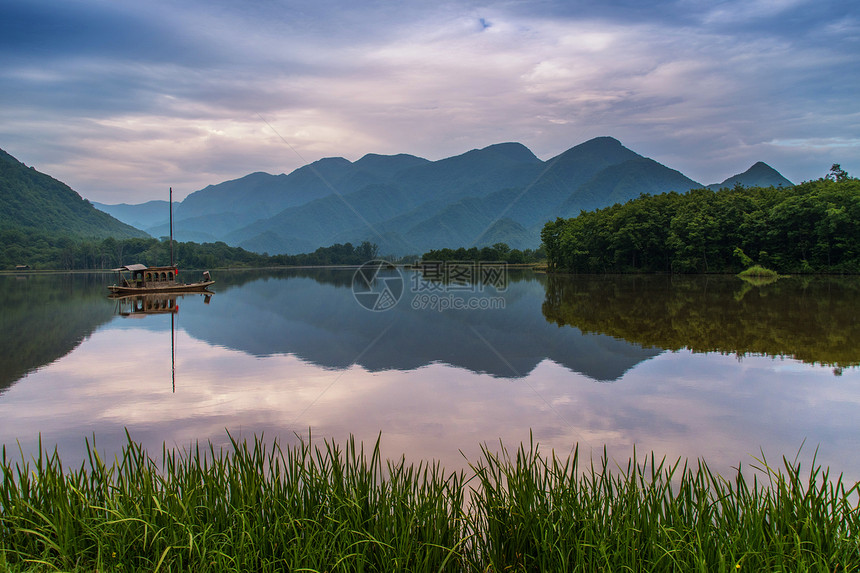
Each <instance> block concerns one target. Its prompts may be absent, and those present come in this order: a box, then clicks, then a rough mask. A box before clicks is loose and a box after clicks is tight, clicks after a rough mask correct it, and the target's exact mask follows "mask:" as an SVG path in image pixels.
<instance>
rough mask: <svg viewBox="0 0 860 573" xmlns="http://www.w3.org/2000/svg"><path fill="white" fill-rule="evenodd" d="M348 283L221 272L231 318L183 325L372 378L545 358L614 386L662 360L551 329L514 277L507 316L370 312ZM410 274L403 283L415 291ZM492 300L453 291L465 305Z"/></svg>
mask: <svg viewBox="0 0 860 573" xmlns="http://www.w3.org/2000/svg"><path fill="white" fill-rule="evenodd" d="M353 274H354V270H352V269H345V270H331V269H329V270H326V271H325V272H322V273H319V272H314V271H284V272H279V273H274V274H268V275H265V276H261V277H260V278H259V279H257V280H252V281H246V280H245V279H247V277H245V276H242V275H244V273H241V274H239V275H238V276H236V275H232V276H231V274H229V273H219V278H220V279H221V284H220V285H219V289H218V298H219V306H220V305H224V306H227V307H229V308H230V312H229V313H217V314H216V313H212V314H199V315H195V316H192V317H188V318H187V319H185V320H184V321H183V325H184V328H185V329H186V330H187V331H188V332H189V333H190V334H191V335H192V336H194V337H196V338H199V339H201V340H205V341H207V342H209V343H211V344H215V345H219V346H224V347H228V348H232V349H236V350H241V351H242V352H247V353H249V354H252V355H254V356H259V357H266V356H273V355H277V354H285V353H286V354H291V355H295V356H297V357H299V358H301V359H303V360H305V361H308V362H312V363H314V364H318V365H320V366H323V367H325V368H332V369H344V368H348V367H350V366H352V365H360V366H362V367H364V368H366V369H367V370H369V371H372V372H380V371H384V370H401V371H408V370H415V369H417V368H421V367H423V366H426V365H429V364H434V363H444V364H449V365H452V366H456V367H459V368H465V369H468V370H470V371H472V372H476V373H487V374H490V375H491V376H495V377H500V378H521V377H523V376H526V375H528V374H529V373H530V372H532V371H533V370H534V369H535V367H536V366H537V365H538V364H540V363H541V362H542V361H544V360H546V359H549V360H552V361H553V362H556V363H558V364H561V365H563V366H565V367H566V368H569V369H570V370H572V371H575V372H581V373H583V374H585V375H586V376H588V377H589V378H592V379H595V380H601V381H611V380H617V379H618V378H619V377H620V376H622V375H623V374H624V372H626V371H627V370H629V369H630V368H632V367H634V366H635V365H636V364H638V363H639V362H641V361H642V360H647V359H649V358H651V357H653V356H656V355H657V354H658V353H659V351H656V350H653V349H645V348H642V347H641V346H640V345H638V344H630V343H627V342H624V341H622V340H618V339H616V338H613V337H611V336H605V335H597V334H592V335H585V336H583V335H582V333H580V332H579V331H578V330H576V329H569V328H568V329H559V328H557V327H556V326H555V325H553V324H549V323H547V321H546V320H544V318H543V316H542V315H541V301H542V300H543V297H544V286H543V282H544V278H545V277H543V276H539V275H534V274H530V273H517V274H512V275H511V277H510V279H511V280H510V284H509V285H508V288H507V289H506V290H505V292H504V293H495V294H497V295H498V294H503V295H504V303H505V304H504V307H503V308H493V309H488V310H471V309H469V308H463V309H453V308H449V309H446V310H444V311H439V310H438V309H433V308H429V307H428V308H423V309H416V305H414V304H412V302H413V301H414V300H415V299H416V297H420V296H422V293H417V292H413V291H412V289H411V287H409V286H408V287H407V291H406V292H405V293H404V296H403V298H402V299H401V300H400V301H399V303H398V304H397V305H396V306H395V307H394V308H392V309H391V310H388V311H386V312H370V311H368V310H367V309H365V308H364V307H362V306H361V305H360V304H358V303H357V302H356V300H355V298H354V297H353V294H352V290H351V282H352V276H353ZM406 275H407V276H406V284H407V285H411V284H413V282H414V281H412V280H411V274H410V273H406ZM489 294H492V293H488V292H487V291H486V290H479V289H475V290H474V291H470V290H468V289H464V290H459V291H457V296H458V297H463V298H464V299H466V300H468V299H478V298H481V297H485V296H488V295H489ZM466 306H468V305H466ZM382 332H385V336H381V337H380V334H381V333H382ZM500 356H502V357H504V360H500V359H499V357H500Z"/></svg>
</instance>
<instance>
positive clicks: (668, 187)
mask: <svg viewBox="0 0 860 573" xmlns="http://www.w3.org/2000/svg"><path fill="white" fill-rule="evenodd" d="M700 187H702V185H701V183H697V182H696V181H693V180H692V179H690V178H688V177H686V176H685V175H683V174H682V173H680V172H679V171H676V170H674V169H670V168H668V167H666V166H665V165H662V164H660V163H657V162H656V161H654V160H653V159H647V158H645V157H639V158H637V159H631V160H629V161H625V162H624V163H621V164H619V165H613V166H612V167H611V168H606V169H603V170H602V171H600V172H599V173H597V174H596V175H595V176H594V177H592V178H591V179H590V180H589V181H588V182H587V183H585V184H583V185H581V186H580V187H579V188H578V189H577V190H576V191H574V192H573V193H572V194H571V195H570V197H568V198H567V199H566V200H565V201H564V203H562V204H561V206H560V207H559V215H560V216H562V217H575V216H576V215H579V212H580V211H581V210H585V211H591V210H593V209H598V208H601V207H608V206H610V205H614V204H615V203H626V202H627V201H629V200H631V199H635V198H636V197H638V196H639V195H641V194H642V193H646V194H649V195H656V194H659V193H667V192H669V191H677V192H678V193H686V192H687V191H689V190H690V189H698V188H700Z"/></svg>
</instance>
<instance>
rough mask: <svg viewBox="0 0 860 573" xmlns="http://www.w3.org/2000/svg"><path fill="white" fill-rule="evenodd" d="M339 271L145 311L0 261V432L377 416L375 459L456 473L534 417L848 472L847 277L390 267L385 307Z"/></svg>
mask: <svg viewBox="0 0 860 573" xmlns="http://www.w3.org/2000/svg"><path fill="white" fill-rule="evenodd" d="M354 272H355V271H354V270H353V269H342V270H332V269H325V270H289V271H272V272H262V271H245V272H220V273H217V274H216V276H215V279H216V281H217V282H216V284H215V287H214V288H213V290H214V291H215V294H214V295H212V296H211V297H204V296H202V295H186V296H183V297H179V298H177V299H176V300H175V301H173V302H168V301H161V302H159V303H158V304H164V305H166V306H167V307H168V308H167V310H168V311H165V312H148V313H144V312H134V311H135V310H142V309H143V307H140V308H135V307H134V306H132V305H131V304H130V303H128V302H126V303H120V302H117V301H113V300H110V299H108V298H107V296H106V294H107V291H106V288H105V285H106V284H107V283H108V282H109V281H111V280H112V277H109V276H107V275H97V274H93V275H82V274H75V275H71V274H70V275H50V276H47V275H46V276H40V275H25V276H17V277H16V276H11V275H6V276H0V310H2V314H0V328H1V329H2V333H0V336H2V350H0V443H2V444H5V445H6V447H7V452H8V451H9V450H10V449H12V450H13V451H17V448H18V445H17V444H20V446H21V448H22V450H23V451H24V453H25V455H27V456H30V455H32V454H33V453H34V452H36V451H37V443H38V438H39V436H40V435H41V439H42V442H43V444H44V445H45V446H48V447H51V448H53V447H54V445H56V446H57V447H58V448H59V449H60V451H61V453H62V454H63V456H64V461H66V462H67V463H72V464H76V463H80V460H81V459H82V458H83V456H84V455H85V454H84V451H85V450H84V438H87V437H90V438H92V437H93V436H95V440H96V443H97V445H98V446H99V448H100V449H104V450H106V451H107V452H108V453H109V455H110V454H112V453H114V452H116V451H118V450H119V448H120V447H121V446H122V444H123V443H124V442H125V439H126V438H125V431H126V429H127V430H128V432H129V433H130V435H131V436H132V438H134V439H135V440H138V441H141V442H143V443H144V444H145V445H146V446H147V447H148V448H149V449H150V452H151V454H152V455H153V456H155V455H157V454H159V453H160V451H161V445H162V443H164V442H166V443H167V444H168V445H170V446H175V447H179V448H183V447H188V446H189V445H190V444H191V443H192V442H193V441H195V440H204V441H205V440H210V441H212V442H214V443H216V444H219V445H226V444H228V437H227V431H229V432H230V433H232V434H233V435H234V436H238V437H245V436H252V435H253V434H258V435H259V434H264V435H265V436H266V437H270V438H274V437H278V438H279V439H280V440H281V441H282V443H284V442H285V443H292V442H295V441H297V439H298V438H297V436H304V437H307V435H308V432H311V434H312V435H313V439H314V440H322V439H324V438H334V439H336V440H339V441H342V440H344V439H346V437H348V436H349V435H350V434H353V435H355V436H356V438H358V439H362V440H364V441H365V442H368V441H371V442H372V441H374V440H375V439H376V437H377V435H378V434H379V433H380V432H381V433H382V445H383V451H384V452H385V453H386V454H387V455H388V456H390V457H399V456H400V455H401V454H405V455H406V457H407V459H410V460H420V459H436V460H440V461H441V462H442V463H443V465H444V466H445V467H446V468H447V469H459V468H462V467H465V466H466V465H467V463H466V461H465V458H468V459H469V460H475V459H476V458H477V453H478V452H479V446H480V444H482V443H488V444H490V445H491V446H495V445H497V444H498V443H499V440H501V441H502V442H504V443H505V445H507V446H509V447H515V446H517V445H519V443H520V442H522V441H528V440H529V437H530V434H531V435H533V436H534V439H535V441H537V442H539V443H540V445H541V447H542V449H544V450H545V451H547V452H548V451H549V450H550V449H554V450H555V451H556V452H557V453H560V454H563V455H566V454H567V453H568V452H570V450H571V448H572V446H573V445H574V444H577V443H578V444H579V445H580V450H581V451H584V453H585V454H586V455H588V454H591V453H593V454H594V456H595V457H598V456H600V455H601V454H602V452H603V447H604V445H605V446H606V447H607V449H608V452H609V455H610V456H612V457H613V458H615V459H616V460H618V461H619V463H620V462H622V461H623V462H624V463H625V464H626V460H627V459H628V458H629V457H630V456H631V455H632V453H633V448H634V446H635V447H636V451H637V453H639V454H640V455H644V453H645V452H650V451H652V450H653V451H654V452H655V453H656V454H657V455H658V456H663V455H665V456H668V457H669V458H672V459H675V458H678V457H683V458H690V459H693V460H695V459H696V458H704V459H705V460H707V461H708V463H709V464H710V465H711V466H712V467H713V468H715V469H717V470H718V471H721V472H728V471H730V468H732V467H737V466H738V464H743V465H744V466H747V465H749V464H751V463H755V460H754V459H753V456H756V457H760V456H761V454H762V452H764V454H765V455H766V456H767V457H768V458H769V459H770V460H772V461H774V462H778V461H779V460H780V458H781V456H783V455H786V456H788V457H790V458H792V459H793V458H794V457H795V456H796V455H798V452H799V456H800V459H802V460H809V459H810V458H811V457H812V455H813V453H814V452H815V450H816V448H817V449H818V453H817V456H818V461H819V462H820V463H822V464H824V465H829V466H830V467H831V468H832V470H834V471H836V472H844V473H845V474H846V477H848V478H849V479H851V480H857V479H860V456H857V454H856V452H857V451H860V417H858V412H860V369H858V364H860V321H858V306H860V286H858V280H857V279H856V278H850V279H800V278H789V279H780V280H779V281H777V282H776V283H774V284H770V285H762V286H753V285H750V284H748V283H745V282H743V281H741V280H739V279H737V278H735V277H693V278H686V277H663V276H654V277H547V276H545V275H540V274H531V273H522V274H517V273H514V272H513V271H511V272H510V273H509V276H508V282H507V287H506V288H499V289H497V288H494V287H493V286H490V285H469V284H466V285H463V284H454V283H451V284H447V285H445V284H434V285H432V286H433V287H434V288H427V287H428V283H427V282H426V281H424V280H423V279H421V278H420V277H419V276H418V275H415V274H414V273H413V272H412V271H403V272H402V274H400V273H399V272H398V271H394V273H393V274H392V275H391V276H392V277H395V278H396V277H397V276H399V277H401V278H402V282H401V285H400V290H398V289H396V288H395V289H394V293H395V294H396V295H397V296H399V302H398V303H397V304H396V305H395V306H394V307H393V308H391V309H389V310H386V311H384V312H373V311H370V310H367V309H366V308H364V307H363V306H362V305H361V304H359V302H360V301H357V300H356V297H355V296H354V289H353V278H354ZM395 286H396V285H395ZM497 286H498V285H497ZM373 288H376V287H375V286H374V287H373ZM374 292H376V291H374ZM389 294H390V293H389ZM149 304H151V301H150V303H149ZM173 304H175V305H176V309H175V312H169V310H171V309H172V308H173V307H172V305H173ZM440 306H459V307H460V308H459V309H457V310H454V309H452V308H446V309H444V310H440ZM802 444H803V447H802V449H801V445H802ZM464 456H465V458H464Z"/></svg>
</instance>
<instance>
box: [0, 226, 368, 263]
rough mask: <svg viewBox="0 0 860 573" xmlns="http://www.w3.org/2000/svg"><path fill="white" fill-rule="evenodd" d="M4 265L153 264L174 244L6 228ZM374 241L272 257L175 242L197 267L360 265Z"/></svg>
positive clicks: (1, 243)
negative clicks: (83, 236) (87, 237)
mask: <svg viewBox="0 0 860 573" xmlns="http://www.w3.org/2000/svg"><path fill="white" fill-rule="evenodd" d="M0 247H2V248H0V269H14V268H16V267H17V266H18V265H26V266H27V267H29V268H31V269H54V270H95V269H111V268H117V267H120V266H122V265H126V264H130V263H141V264H144V265H147V266H158V265H167V264H169V263H170V242H169V241H168V240H167V239H166V238H164V239H161V240H159V239H152V238H146V239H141V238H135V239H114V238H112V237H109V238H107V239H82V238H75V237H68V236H60V235H50V234H46V233H41V232H38V231H33V230H29V229H20V228H19V229H2V230H0ZM377 251H378V249H377V246H376V245H375V244H373V243H370V242H367V241H365V242H363V243H361V244H360V245H353V244H352V243H345V244H340V243H338V244H335V245H332V246H330V247H320V248H318V249H317V250H315V251H314V252H312V253H304V254H297V255H273V256H270V255H267V254H260V253H254V252H251V251H246V250H245V249H242V248H240V247H231V246H229V245H227V244H226V243H222V242H216V243H191V242H188V243H179V242H174V243H173V256H174V261H175V262H176V264H177V266H179V267H184V268H192V269H215V268H226V267H274V266H317V265H360V264H363V263H365V262H367V261H369V260H371V259H374V258H376V256H377Z"/></svg>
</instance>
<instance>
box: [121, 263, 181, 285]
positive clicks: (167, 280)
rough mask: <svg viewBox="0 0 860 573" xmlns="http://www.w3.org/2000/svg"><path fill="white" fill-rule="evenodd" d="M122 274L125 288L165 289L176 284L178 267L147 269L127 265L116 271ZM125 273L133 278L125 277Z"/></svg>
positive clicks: (145, 267) (143, 266)
mask: <svg viewBox="0 0 860 573" xmlns="http://www.w3.org/2000/svg"><path fill="white" fill-rule="evenodd" d="M114 270H115V271H116V272H117V273H119V274H120V277H121V281H120V283H119V284H121V285H122V286H124V287H135V288H163V287H171V286H174V285H175V284H176V273H177V269H176V267H147V266H146V265H126V266H124V267H120V268H118V269H114ZM124 272H129V273H131V277H126V276H124V275H123V273H124Z"/></svg>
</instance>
